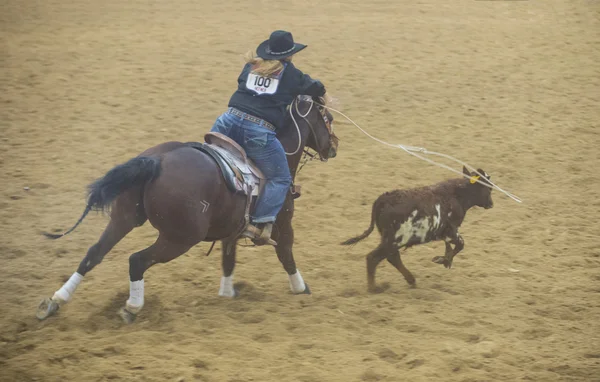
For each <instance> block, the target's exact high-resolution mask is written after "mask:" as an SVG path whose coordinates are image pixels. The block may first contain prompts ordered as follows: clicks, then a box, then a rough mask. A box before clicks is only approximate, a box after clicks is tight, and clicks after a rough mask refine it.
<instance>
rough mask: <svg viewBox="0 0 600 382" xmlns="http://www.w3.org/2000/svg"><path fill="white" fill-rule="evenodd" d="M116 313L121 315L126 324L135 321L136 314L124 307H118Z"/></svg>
mask: <svg viewBox="0 0 600 382" xmlns="http://www.w3.org/2000/svg"><path fill="white" fill-rule="evenodd" d="M118 314H119V317H121V319H122V320H123V322H124V323H126V324H133V322H134V321H135V319H136V317H137V314H135V313H131V312H130V311H128V310H127V309H126V308H121V309H119V313H118Z"/></svg>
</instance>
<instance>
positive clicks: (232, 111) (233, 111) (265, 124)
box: [228, 107, 275, 131]
mask: <svg viewBox="0 0 600 382" xmlns="http://www.w3.org/2000/svg"><path fill="white" fill-rule="evenodd" d="M228 113H229V114H233V115H237V116H238V117H240V118H244V119H247V120H248V121H250V122H254V123H256V124H257V125H261V126H263V127H266V128H267V129H269V130H271V131H275V126H273V125H272V124H270V123H269V122H267V121H265V120H264V119H260V118H258V117H255V116H253V115H250V114H248V113H244V112H243V111H240V110H238V109H236V108H233V107H230V108H229V110H228Z"/></svg>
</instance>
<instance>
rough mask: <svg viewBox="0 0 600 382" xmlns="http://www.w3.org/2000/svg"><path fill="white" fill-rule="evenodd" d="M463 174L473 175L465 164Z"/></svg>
mask: <svg viewBox="0 0 600 382" xmlns="http://www.w3.org/2000/svg"><path fill="white" fill-rule="evenodd" d="M463 174H465V175H469V176H471V173H470V172H469V170H467V168H466V167H465V166H463Z"/></svg>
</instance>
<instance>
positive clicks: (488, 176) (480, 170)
mask: <svg viewBox="0 0 600 382" xmlns="http://www.w3.org/2000/svg"><path fill="white" fill-rule="evenodd" d="M477 172H479V173H480V174H482V175H483V176H484V177H485V178H486V179H490V178H491V176H490V175H488V173H487V172H485V171H483V170H482V169H480V168H478V169H477Z"/></svg>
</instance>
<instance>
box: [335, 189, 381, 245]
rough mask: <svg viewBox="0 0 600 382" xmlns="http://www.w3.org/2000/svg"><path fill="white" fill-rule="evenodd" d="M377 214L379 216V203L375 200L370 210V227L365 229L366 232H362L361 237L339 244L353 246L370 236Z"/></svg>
mask: <svg viewBox="0 0 600 382" xmlns="http://www.w3.org/2000/svg"><path fill="white" fill-rule="evenodd" d="M378 214H379V201H378V200H376V201H375V203H373V209H372V210H371V225H369V228H367V230H366V231H365V232H363V233H362V234H361V235H359V236H356V237H353V238H351V239H348V240H346V241H344V242H342V243H341V244H342V245H353V244H356V243H358V242H359V241H361V240H363V239H366V238H367V236H369V235H370V234H371V232H373V229H374V228H375V221H376V220H377V215H378Z"/></svg>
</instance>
